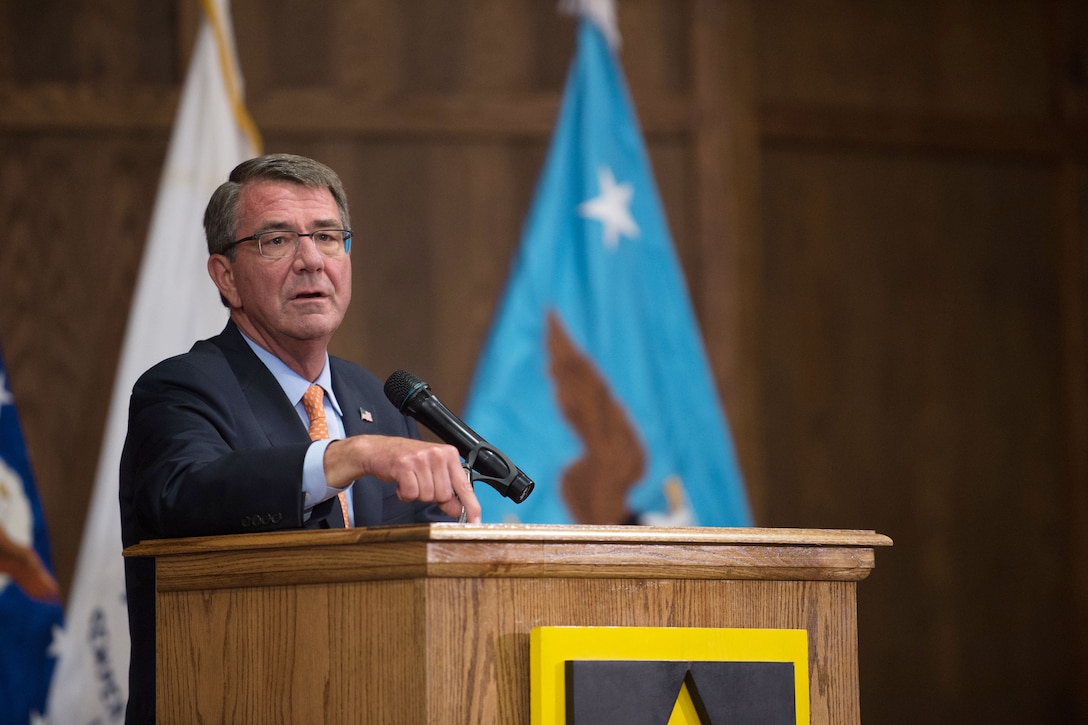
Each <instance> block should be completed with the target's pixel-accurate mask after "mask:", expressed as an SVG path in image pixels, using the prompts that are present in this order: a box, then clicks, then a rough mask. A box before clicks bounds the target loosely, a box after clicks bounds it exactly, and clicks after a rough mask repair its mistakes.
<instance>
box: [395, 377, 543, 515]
mask: <svg viewBox="0 0 1088 725" xmlns="http://www.w3.org/2000/svg"><path fill="white" fill-rule="evenodd" d="M385 397H387V398H389V402H390V403H392V404H393V405H395V406H397V409H398V410H400V412H402V413H404V414H406V415H410V416H412V417H413V418H415V419H416V420H418V421H419V422H420V423H422V424H423V425H425V426H427V427H428V428H430V429H431V430H432V431H434V432H435V434H436V435H437V436H438V437H439V438H441V439H442V440H443V441H445V442H446V443H449V444H450V445H451V446H453V447H455V448H456V449H457V451H458V452H459V453H460V454H461V457H462V458H464V459H465V464H466V465H467V466H468V467H469V468H471V469H472V470H474V471H476V472H477V473H481V474H483V476H482V477H481V478H480V479H479V480H481V481H484V482H485V483H487V484H488V485H490V486H491V487H492V488H494V489H495V490H496V491H498V492H499V493H501V494H502V495H503V496H505V497H506V498H508V499H510V500H512V501H513V502H514V503H521V502H522V501H524V500H525V499H526V498H528V497H529V494H530V493H532V492H533V487H534V486H536V484H535V483H533V480H532V479H531V478H529V477H528V476H526V475H525V474H524V473H522V472H521V469H519V468H518V467H517V466H515V465H514V464H513V462H512V461H511V460H510V459H509V458H507V457H506V456H505V455H504V454H503V453H502V451H500V450H499V449H498V448H495V447H494V446H492V445H491V444H490V443H488V442H487V441H485V440H484V439H483V438H481V437H480V436H479V435H478V434H477V433H476V431H474V430H472V429H471V428H469V427H468V426H467V425H465V424H464V422H462V421H461V419H460V418H458V417H457V416H456V415H454V414H453V413H452V412H450V409H449V408H447V407H446V406H444V405H442V402H441V401H440V400H439V399H438V397H437V396H435V394H434V393H432V392H431V386H430V385H427V383H425V382H423V381H422V380H420V379H419V378H417V377H416V376H415V375H413V374H412V373H410V372H408V371H407V370H397V371H396V372H395V373H393V374H392V375H390V376H389V378H388V379H387V380H386V381H385Z"/></svg>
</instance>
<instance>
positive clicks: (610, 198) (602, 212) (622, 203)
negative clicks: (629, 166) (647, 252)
mask: <svg viewBox="0 0 1088 725" xmlns="http://www.w3.org/2000/svg"><path fill="white" fill-rule="evenodd" d="M597 181H598V183H599V184H600V193H599V195H598V196H597V197H596V198H594V199H590V200H589V201H583V202H582V203H581V204H579V205H578V213H579V214H581V215H582V216H584V217H586V218H587V219H596V220H597V221H599V222H600V223H601V224H603V225H604V246H605V247H607V248H608V249H615V248H616V247H618V246H619V243H620V236H621V235H622V236H625V237H628V238H630V239H636V238H637V237H638V234H639V228H638V224H636V223H635V219H634V217H632V216H631V197H633V196H634V194H635V189H634V187H633V186H631V185H630V184H626V183H624V184H617V183H616V177H615V176H613V174H612V169H611V168H609V167H608V166H602V167H601V168H599V169H598V170H597Z"/></svg>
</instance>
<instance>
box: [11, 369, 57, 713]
mask: <svg viewBox="0 0 1088 725" xmlns="http://www.w3.org/2000/svg"><path fill="white" fill-rule="evenodd" d="M0 527H2V528H3V532H2V535H3V536H4V537H5V539H4V548H5V550H6V551H7V552H8V553H9V554H11V552H12V550H13V548H14V547H20V548H33V550H34V551H35V552H36V553H37V555H38V558H39V559H40V560H41V562H42V563H43V564H44V565H45V567H46V568H49V567H50V555H49V537H48V534H47V533H46V529H45V518H44V516H43V515H42V505H41V501H40V500H39V499H38V492H37V487H36V486H35V485H34V478H33V476H32V474H31V470H30V462H29V460H28V458H27V453H26V445H25V444H24V442H23V431H22V428H21V427H20V426H19V418H18V416H17V415H16V413H15V401H14V400H13V398H12V396H11V392H10V390H9V389H8V385H7V376H6V374H5V372H4V361H3V358H2V357H0ZM9 563H10V560H9ZM5 571H7V569H6V568H4V569H0V723H30V722H33V721H35V720H37V719H38V718H39V717H40V716H41V714H42V713H43V712H45V697H46V693H47V692H48V691H49V679H50V678H51V677H52V675H53V665H54V660H53V657H52V656H51V655H50V654H49V648H50V644H51V642H52V637H53V627H54V626H56V625H59V624H60V622H61V608H60V604H59V603H58V602H56V601H52V602H50V601H44V602H43V601H36V600H35V599H32V598H31V597H30V596H29V595H28V592H27V591H24V589H23V588H22V587H21V586H20V585H19V584H18V583H17V582H15V581H14V580H13V578H12V577H11V576H9V574H8V573H4V572H5ZM24 584H25V583H24ZM31 593H35V592H34V591H33V590H31ZM38 595H39V596H40V592H38Z"/></svg>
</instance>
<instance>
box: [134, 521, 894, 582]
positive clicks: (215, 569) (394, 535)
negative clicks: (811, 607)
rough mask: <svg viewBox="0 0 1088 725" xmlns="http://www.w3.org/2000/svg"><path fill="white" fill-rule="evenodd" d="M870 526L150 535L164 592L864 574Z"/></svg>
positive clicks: (426, 528)
mask: <svg viewBox="0 0 1088 725" xmlns="http://www.w3.org/2000/svg"><path fill="white" fill-rule="evenodd" d="M891 543H892V542H891V539H889V538H888V537H887V536H884V535H882V534H878V533H876V532H873V531H854V530H827V529H759V528H737V529H720V528H719V529H715V528H666V527H648V526H564V525H520V524H513V525H511V524H475V525H473V524H420V525H410V526H382V527H372V528H360V529H327V530H321V531H309V530H308V531H281V532H270V533H257V534H238V535H232V536H211V537H194V538H187V539H159V540H154V541H144V542H141V543H140V544H137V545H136V546H131V547H129V548H128V549H126V550H125V552H124V553H125V556H127V557H137V556H138V557H154V558H155V560H156V572H157V574H156V586H157V587H158V589H159V591H166V590H179V589H186V588H200V587H204V588H221V587H231V586H243V587H244V586H264V585H268V584H273V583H278V584H304V583H320V582H326V583H328V582H349V581H374V580H387V579H388V580H394V579H442V578H451V577H452V578H479V577H483V578H488V579H494V578H510V579H517V578H542V579H547V578H587V579H589V578H613V579H674V580H675V579H704V580H706V579H766V580H804V581H859V580H861V579H864V578H866V577H867V576H868V575H869V573H870V571H871V570H872V569H873V567H874V566H875V554H874V548H875V547H878V546H890V545H891Z"/></svg>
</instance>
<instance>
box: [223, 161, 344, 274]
mask: <svg viewBox="0 0 1088 725" xmlns="http://www.w3.org/2000/svg"><path fill="white" fill-rule="evenodd" d="M256 181H288V182H291V183H293V184H300V185H302V186H305V187H308V188H311V189H328V190H329V193H330V194H332V198H333V200H334V201H335V202H336V207H337V209H339V211H340V220H341V222H342V223H343V224H344V228H345V229H351V216H350V215H349V214H348V198H347V194H346V193H345V192H344V184H343V183H342V182H341V181H340V177H339V176H337V175H336V172H335V171H333V170H332V169H330V168H329V167H328V166H326V165H325V164H323V163H321V162H319V161H314V160H313V159H308V158H306V157H305V156H295V155H294V154H268V155H266V156H258V157H257V158H253V159H250V160H248V161H243V162H242V163H240V164H238V166H236V167H234V170H233V171H231V172H230V178H229V180H227V181H225V182H224V183H222V184H221V185H220V186H219V188H218V189H216V190H215V193H213V194H212V198H211V199H210V200H209V201H208V207H207V208H206V209H205V210H204V236H205V237H207V240H208V254H209V255H212V254H226V255H227V257H228V258H230V259H234V252H235V248H234V247H232V246H231V244H232V243H233V242H234V239H235V236H236V235H237V233H238V197H239V196H240V195H241V191H242V187H243V186H245V185H246V184H249V183H253V182H256Z"/></svg>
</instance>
